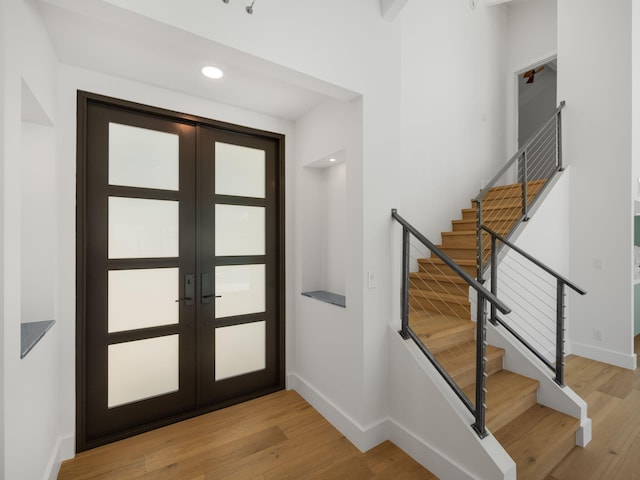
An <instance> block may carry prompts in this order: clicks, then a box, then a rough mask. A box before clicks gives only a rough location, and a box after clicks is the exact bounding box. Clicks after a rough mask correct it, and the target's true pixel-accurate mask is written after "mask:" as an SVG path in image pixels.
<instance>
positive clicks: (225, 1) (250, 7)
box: [222, 0, 256, 15]
mask: <svg viewBox="0 0 640 480" xmlns="http://www.w3.org/2000/svg"><path fill="white" fill-rule="evenodd" d="M222 3H229V0H222ZM254 3H256V0H253V1H252V2H251V5H249V6H247V7H245V11H246V12H247V13H248V14H249V15H253V4H254Z"/></svg>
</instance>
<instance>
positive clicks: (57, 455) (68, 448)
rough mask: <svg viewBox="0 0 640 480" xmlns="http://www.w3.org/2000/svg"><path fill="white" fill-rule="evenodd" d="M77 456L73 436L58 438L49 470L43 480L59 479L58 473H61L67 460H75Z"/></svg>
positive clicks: (48, 465) (50, 458)
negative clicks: (62, 465) (61, 467)
mask: <svg viewBox="0 0 640 480" xmlns="http://www.w3.org/2000/svg"><path fill="white" fill-rule="evenodd" d="M74 455H75V441H74V436H73V435H66V436H64V437H58V440H57V441H56V444H55V446H54V447H53V451H52V452H51V457H49V463H48V464H47V469H46V470H45V472H44V475H43V477H42V480H56V479H57V478H58V472H59V471H60V465H61V464H62V462H64V461H65V460H69V459H71V458H73V457H74Z"/></svg>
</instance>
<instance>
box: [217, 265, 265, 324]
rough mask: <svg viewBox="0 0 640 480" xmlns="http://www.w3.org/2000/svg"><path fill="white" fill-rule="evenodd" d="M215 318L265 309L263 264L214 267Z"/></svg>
mask: <svg viewBox="0 0 640 480" xmlns="http://www.w3.org/2000/svg"><path fill="white" fill-rule="evenodd" d="M218 295H219V297H218V298H216V308H215V310H216V318H224V317H233V316H235V315H246V314H249V313H260V312H264V311H265V266H264V265H232V266H224V267H216V296H218Z"/></svg>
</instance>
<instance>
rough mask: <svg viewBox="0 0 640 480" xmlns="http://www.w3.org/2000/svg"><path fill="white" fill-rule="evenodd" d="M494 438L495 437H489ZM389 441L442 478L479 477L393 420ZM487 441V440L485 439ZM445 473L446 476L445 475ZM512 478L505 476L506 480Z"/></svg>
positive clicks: (472, 479) (390, 424)
mask: <svg viewBox="0 0 640 480" xmlns="http://www.w3.org/2000/svg"><path fill="white" fill-rule="evenodd" d="M488 438H493V437H487V439H488ZM389 440H391V441H392V442H393V443H394V444H396V445H397V446H398V447H400V448H401V449H402V450H403V451H404V452H405V453H407V454H408V455H409V456H410V457H412V458H413V459H414V460H415V461H416V462H418V463H419V464H420V465H423V466H427V465H428V470H429V471H431V472H432V473H434V474H436V475H438V473H437V472H440V473H439V475H440V477H441V478H455V479H459V480H474V479H476V478H477V477H476V476H474V475H473V474H471V473H469V472H467V471H465V470H463V469H462V467H460V466H459V465H457V464H456V463H455V462H454V461H453V460H451V459H450V458H449V457H448V456H446V455H445V454H444V453H442V452H440V451H438V450H437V449H435V448H434V447H432V446H431V445H429V444H428V443H427V442H425V441H424V440H422V439H421V438H418V436H417V435H415V434H413V433H412V432H411V431H409V430H408V429H407V428H405V427H403V426H402V425H399V424H397V423H396V422H394V421H393V420H389ZM485 440H486V439H485ZM443 472H445V473H444V475H443ZM512 472H513V474H514V475H513V477H512V478H513V480H515V468H513V470H512ZM507 478H511V477H508V475H507V476H505V479H507Z"/></svg>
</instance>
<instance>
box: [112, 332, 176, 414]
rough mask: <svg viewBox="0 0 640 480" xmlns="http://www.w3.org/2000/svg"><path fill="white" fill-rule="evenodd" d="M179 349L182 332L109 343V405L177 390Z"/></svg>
mask: <svg viewBox="0 0 640 480" xmlns="http://www.w3.org/2000/svg"><path fill="white" fill-rule="evenodd" d="M178 350H179V347H178V335H170V336H167V337H160V338H149V339H147V340H137V341H135V342H127V343H118V344H116V345H109V374H108V389H109V393H108V406H109V408H111V407H116V406H118V405H124V404H126V403H131V402H135V401H138V400H142V399H145V398H151V397H156V396H158V395H163V394H166V393H171V392H175V391H177V390H178V388H179V375H178Z"/></svg>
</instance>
